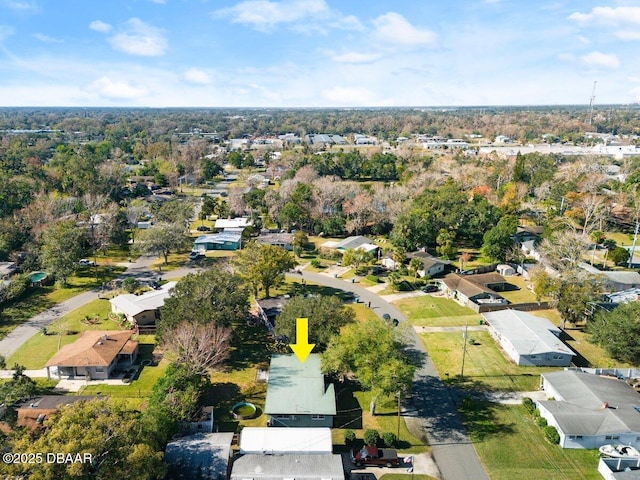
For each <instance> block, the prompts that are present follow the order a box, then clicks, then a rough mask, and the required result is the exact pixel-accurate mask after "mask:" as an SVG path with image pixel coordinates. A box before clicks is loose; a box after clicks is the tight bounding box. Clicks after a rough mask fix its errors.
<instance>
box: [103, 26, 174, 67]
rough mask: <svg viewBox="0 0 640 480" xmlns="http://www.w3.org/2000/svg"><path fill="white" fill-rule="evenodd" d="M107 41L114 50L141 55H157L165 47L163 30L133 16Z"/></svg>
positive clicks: (160, 53) (165, 41)
mask: <svg viewBox="0 0 640 480" xmlns="http://www.w3.org/2000/svg"><path fill="white" fill-rule="evenodd" d="M109 43H110V44H111V46H112V47H113V48H114V49H116V50H120V51H121V52H125V53H128V54H130V55H140V56H143V57H158V56H161V55H164V52H165V50H166V49H167V40H166V39H165V38H164V32H163V31H162V30H161V29H159V28H157V27H154V26H153V25H149V24H148V23H145V22H143V21H142V20H140V19H139V18H135V17H134V18H130V19H129V20H127V22H126V23H125V24H124V28H123V29H121V31H120V32H118V33H116V34H115V35H114V36H112V37H110V38H109Z"/></svg>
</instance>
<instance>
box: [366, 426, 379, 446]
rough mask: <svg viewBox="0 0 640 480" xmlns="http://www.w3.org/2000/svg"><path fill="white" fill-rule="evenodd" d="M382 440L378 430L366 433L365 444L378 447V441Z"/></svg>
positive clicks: (370, 430)
mask: <svg viewBox="0 0 640 480" xmlns="http://www.w3.org/2000/svg"><path fill="white" fill-rule="evenodd" d="M379 440H380V434H379V433H378V431H377V430H374V429H372V428H370V429H368V430H365V431H364V443H365V444H367V445H369V446H372V445H377V443H378V441H379Z"/></svg>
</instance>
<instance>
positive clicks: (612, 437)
mask: <svg viewBox="0 0 640 480" xmlns="http://www.w3.org/2000/svg"><path fill="white" fill-rule="evenodd" d="M619 438H620V437H619V436H618V435H606V436H605V437H604V439H605V440H618V439H619Z"/></svg>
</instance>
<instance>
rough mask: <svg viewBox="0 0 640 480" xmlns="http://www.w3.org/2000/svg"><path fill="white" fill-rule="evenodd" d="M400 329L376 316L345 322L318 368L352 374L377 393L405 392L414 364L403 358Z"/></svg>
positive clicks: (410, 379) (411, 379) (411, 376)
mask: <svg viewBox="0 0 640 480" xmlns="http://www.w3.org/2000/svg"><path fill="white" fill-rule="evenodd" d="M406 348H407V344H406V343H405V341H404V339H403V337H402V335H401V331H400V330H399V329H398V328H395V327H393V326H392V325H390V324H387V323H386V322H384V321H383V320H381V319H379V318H376V319H373V320H368V321H366V322H358V323H352V324H349V325H346V326H345V327H344V328H342V329H341V330H340V334H339V335H335V336H334V337H333V338H332V339H331V341H330V342H329V345H328V347H327V350H326V351H325V352H324V353H323V354H322V357H321V358H322V370H323V371H324V372H325V373H331V374H336V375H340V376H342V377H345V376H347V375H349V374H353V375H355V376H356V378H357V379H358V381H359V382H360V384H361V385H362V387H363V388H364V389H365V390H370V391H373V392H374V394H375V397H374V400H373V402H372V408H371V410H372V412H375V402H376V398H377V397H378V396H379V395H396V394H398V393H399V392H400V393H402V392H407V391H408V390H409V389H410V387H411V385H412V383H413V373H414V370H415V367H414V366H413V365H411V364H410V363H409V362H408V361H407V356H406V353H405V350H406Z"/></svg>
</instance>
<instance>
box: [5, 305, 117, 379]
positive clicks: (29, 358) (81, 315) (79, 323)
mask: <svg viewBox="0 0 640 480" xmlns="http://www.w3.org/2000/svg"><path fill="white" fill-rule="evenodd" d="M110 311H111V308H110V305H109V301H108V300H101V299H98V300H94V301H93V302H89V303H87V304H86V305H84V306H82V307H80V308H78V309H76V310H73V311H72V312H69V313H68V314H67V315H64V316H63V317H61V318H59V319H58V320H56V321H55V322H53V323H51V324H50V325H49V327H47V335H45V334H43V333H41V332H38V333H36V334H35V335H34V336H33V337H31V338H30V339H29V340H28V341H27V342H25V343H24V344H23V345H22V346H21V347H20V348H18V350H16V351H15V352H14V353H13V355H11V356H10V357H9V358H7V365H9V366H13V365H15V364H18V365H23V366H24V367H26V368H27V369H39V368H43V367H44V364H45V363H47V361H48V360H49V359H50V358H51V357H52V356H53V355H54V354H55V353H56V352H57V351H58V348H59V347H62V346H64V345H68V344H70V343H73V342H75V341H76V340H77V339H78V338H79V337H80V333H81V332H83V331H85V330H120V329H121V328H120V326H119V325H118V323H117V322H115V321H113V320H108V314H109V312H110ZM86 316H89V317H91V319H92V321H93V319H94V318H99V319H100V321H99V322H96V323H89V322H87V321H85V317H86Z"/></svg>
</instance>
